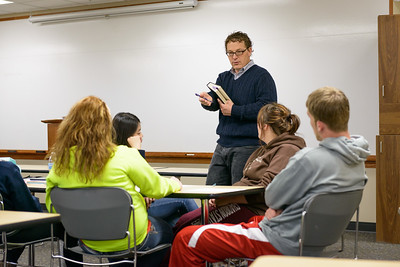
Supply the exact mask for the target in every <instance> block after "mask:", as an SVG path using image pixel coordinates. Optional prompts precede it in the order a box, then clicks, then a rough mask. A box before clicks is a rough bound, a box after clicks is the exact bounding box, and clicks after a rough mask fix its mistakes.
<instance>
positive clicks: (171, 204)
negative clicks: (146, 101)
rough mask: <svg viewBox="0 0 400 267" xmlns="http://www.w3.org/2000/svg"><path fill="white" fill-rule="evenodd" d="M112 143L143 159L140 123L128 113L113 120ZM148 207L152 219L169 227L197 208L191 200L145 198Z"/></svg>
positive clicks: (121, 114) (118, 115) (121, 113)
mask: <svg viewBox="0 0 400 267" xmlns="http://www.w3.org/2000/svg"><path fill="white" fill-rule="evenodd" d="M113 126H114V130H115V132H114V138H113V139H114V142H115V143H116V144H117V145H124V146H127V147H133V148H136V149H138V150H139V152H140V154H141V155H142V156H143V157H145V151H144V150H142V149H141V148H142V141H143V133H142V127H141V123H140V120H139V118H138V117H136V116H135V115H133V114H132V113H129V112H120V113H118V114H117V115H115V117H114V119H113ZM145 200H146V203H147V205H148V207H149V208H148V210H147V212H148V214H149V215H150V216H153V217H159V218H161V219H163V220H165V221H166V222H168V223H169V224H170V225H171V226H174V225H175V223H176V222H177V221H178V219H179V218H180V217H181V216H182V215H183V214H185V213H187V212H190V211H192V210H195V209H197V208H198V206H197V204H196V202H195V201H194V200H193V199H186V198H161V199H154V198H149V197H145Z"/></svg>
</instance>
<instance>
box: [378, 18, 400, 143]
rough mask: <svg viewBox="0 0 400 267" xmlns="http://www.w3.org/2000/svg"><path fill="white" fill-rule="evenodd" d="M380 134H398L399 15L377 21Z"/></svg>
mask: <svg viewBox="0 0 400 267" xmlns="http://www.w3.org/2000/svg"><path fill="white" fill-rule="evenodd" d="M378 43H379V52H378V54H379V134H380V135H382V134H400V15H383V16H379V17H378Z"/></svg>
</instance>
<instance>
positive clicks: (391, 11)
mask: <svg viewBox="0 0 400 267" xmlns="http://www.w3.org/2000/svg"><path fill="white" fill-rule="evenodd" d="M389 15H393V0H389Z"/></svg>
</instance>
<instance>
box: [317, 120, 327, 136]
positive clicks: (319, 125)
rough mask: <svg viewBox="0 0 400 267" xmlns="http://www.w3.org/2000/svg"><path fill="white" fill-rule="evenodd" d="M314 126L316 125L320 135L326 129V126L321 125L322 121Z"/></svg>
mask: <svg viewBox="0 0 400 267" xmlns="http://www.w3.org/2000/svg"><path fill="white" fill-rule="evenodd" d="M316 125H317V130H318V132H320V133H322V132H323V131H324V130H325V128H326V124H325V123H323V122H322V121H317V123H316Z"/></svg>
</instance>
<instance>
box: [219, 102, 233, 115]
mask: <svg viewBox="0 0 400 267" xmlns="http://www.w3.org/2000/svg"><path fill="white" fill-rule="evenodd" d="M218 103H219V108H220V109H221V112H222V114H223V115H224V116H231V114H232V106H233V102H232V101H229V100H228V101H226V104H224V103H222V101H221V100H219V99H218Z"/></svg>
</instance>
